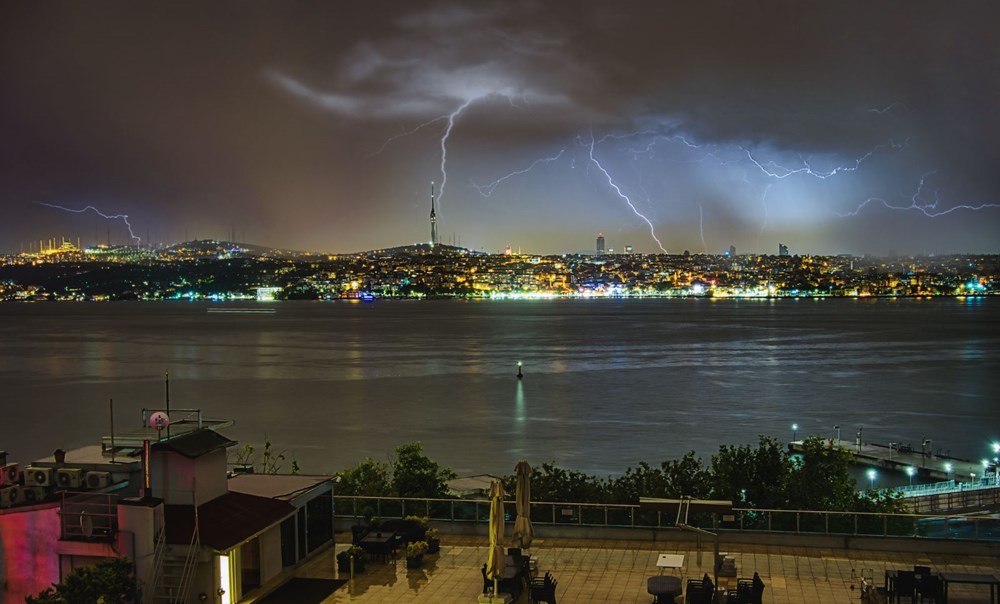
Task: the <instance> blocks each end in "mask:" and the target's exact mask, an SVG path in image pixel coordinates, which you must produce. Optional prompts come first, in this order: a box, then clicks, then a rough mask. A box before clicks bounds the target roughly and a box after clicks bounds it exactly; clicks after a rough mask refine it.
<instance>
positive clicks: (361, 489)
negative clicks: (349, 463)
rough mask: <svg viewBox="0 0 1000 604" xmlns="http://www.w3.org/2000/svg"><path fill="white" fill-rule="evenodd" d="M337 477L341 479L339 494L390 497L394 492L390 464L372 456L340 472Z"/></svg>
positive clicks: (338, 486) (338, 488)
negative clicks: (376, 459)
mask: <svg viewBox="0 0 1000 604" xmlns="http://www.w3.org/2000/svg"><path fill="white" fill-rule="evenodd" d="M337 477H338V478H339V479H340V480H339V482H338V483H337V494H338V495H366V496H369V497H388V496H390V495H391V494H392V484H391V480H390V468H389V464H387V463H385V462H381V461H375V460H374V459H372V458H371V457H369V458H367V459H365V460H363V461H360V462H358V465H356V466H354V467H353V468H347V469H346V470H344V471H343V472H340V473H339V474H338V475H337Z"/></svg>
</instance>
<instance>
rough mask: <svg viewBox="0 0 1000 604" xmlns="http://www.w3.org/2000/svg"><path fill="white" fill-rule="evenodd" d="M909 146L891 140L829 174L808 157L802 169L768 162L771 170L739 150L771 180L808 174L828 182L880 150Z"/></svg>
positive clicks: (742, 149) (749, 152)
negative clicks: (819, 169)
mask: <svg viewBox="0 0 1000 604" xmlns="http://www.w3.org/2000/svg"><path fill="white" fill-rule="evenodd" d="M907 144H909V139H907V140H906V141H904V142H903V143H902V144H899V143H896V142H895V141H893V140H892V139H890V140H889V142H888V143H885V144H881V145H875V146H874V147H872V149H871V150H870V151H868V152H867V153H865V154H864V155H862V156H861V157H859V158H858V159H856V160H854V165H850V164H848V165H846V166H837V167H835V168H833V169H832V170H829V171H827V172H822V171H818V170H814V169H813V167H812V166H811V165H810V164H809V158H808V157H803V158H800V160H801V161H802V167H801V168H794V169H793V168H786V167H784V166H781V165H779V164H778V163H776V162H774V161H768V162H766V165H768V166H771V169H768V168H766V167H765V164H762V163H760V162H759V161H757V158H755V157H754V156H753V153H752V152H751V151H750V149H748V148H746V147H740V148H739V149H740V150H741V151H743V152H744V153H745V154H746V156H747V159H749V160H750V163H752V164H753V165H755V166H757V168H758V169H760V171H761V172H763V173H764V174H765V175H767V176H770V177H771V178H776V179H778V180H781V179H784V178H788V177H789V176H794V175H796V174H807V175H809V176H813V177H815V178H819V179H820V180H826V179H828V178H830V177H832V176H836V175H837V174H840V173H841V172H854V171H856V170H857V169H858V168H860V167H861V164H863V163H864V162H865V161H867V160H868V159H869V158H870V157H872V156H873V155H875V153H876V152H877V151H880V150H882V149H886V148H892V149H895V150H897V151H899V150H902V149H905V148H906V146H907ZM775 170H780V172H777V171H775Z"/></svg>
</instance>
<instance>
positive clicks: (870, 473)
mask: <svg viewBox="0 0 1000 604" xmlns="http://www.w3.org/2000/svg"><path fill="white" fill-rule="evenodd" d="M876 476H878V473H877V472H875V470H868V480H870V481H871V483H872V490H873V491H874V490H875V477H876Z"/></svg>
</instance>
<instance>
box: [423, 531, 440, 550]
mask: <svg viewBox="0 0 1000 604" xmlns="http://www.w3.org/2000/svg"><path fill="white" fill-rule="evenodd" d="M440 535H441V531H439V530H438V529H436V528H429V529H427V534H426V539H427V553H428V554H436V553H438V552H439V551H441V539H440V538H439V537H440Z"/></svg>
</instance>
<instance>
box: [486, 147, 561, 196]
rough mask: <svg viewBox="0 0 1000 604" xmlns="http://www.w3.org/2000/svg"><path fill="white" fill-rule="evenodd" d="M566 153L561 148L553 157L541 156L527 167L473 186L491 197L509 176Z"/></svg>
mask: <svg viewBox="0 0 1000 604" xmlns="http://www.w3.org/2000/svg"><path fill="white" fill-rule="evenodd" d="M564 153H566V147H563V148H562V149H560V150H559V153H557V154H555V155H553V156H552V157H541V158H539V159H536V160H535V161H533V162H531V165H530V166H528V167H527V168H524V169H523V170H517V171H515V172H511V173H510V174H507V175H506V176H501V177H500V178H498V179H496V180H494V181H493V182H491V183H490V184H488V185H477V184H476V183H472V186H473V187H475V188H476V190H477V191H479V194H480V195H482V196H483V197H490V196H491V195H493V191H496V189H497V187H499V186H500V184H501V183H502V182H503V181H505V180H507V179H508V178H513V177H515V176H520V175H521V174H526V173H528V172H531V171H532V170H534V169H535V167H536V166H538V164H547V163H549V162H554V161H556V160H558V159H559V158H560V157H562V156H563V154H564Z"/></svg>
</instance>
